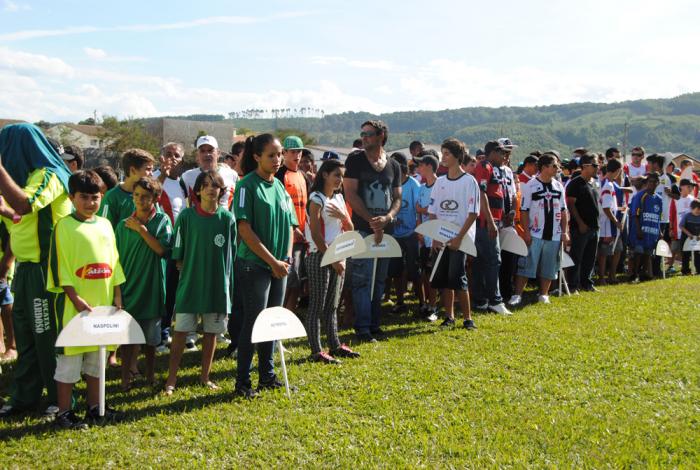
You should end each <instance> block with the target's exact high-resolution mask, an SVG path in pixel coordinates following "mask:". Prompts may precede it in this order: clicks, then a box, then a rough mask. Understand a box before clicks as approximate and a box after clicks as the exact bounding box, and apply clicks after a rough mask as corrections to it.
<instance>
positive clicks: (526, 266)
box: [518, 237, 561, 280]
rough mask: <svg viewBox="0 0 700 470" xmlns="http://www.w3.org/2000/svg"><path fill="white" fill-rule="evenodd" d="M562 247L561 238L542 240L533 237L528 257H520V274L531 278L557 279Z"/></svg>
mask: <svg viewBox="0 0 700 470" xmlns="http://www.w3.org/2000/svg"><path fill="white" fill-rule="evenodd" d="M560 247H561V242H560V241H559V240H542V239H541V238H535V237H532V243H530V249H529V250H528V253H527V258H525V257H522V256H521V257H520V258H518V276H522V277H527V278H530V279H535V278H537V277H541V278H544V279H551V280H554V279H557V277H558V276H557V275H558V273H559V250H560ZM538 268H539V269H538ZM538 274H539V276H538Z"/></svg>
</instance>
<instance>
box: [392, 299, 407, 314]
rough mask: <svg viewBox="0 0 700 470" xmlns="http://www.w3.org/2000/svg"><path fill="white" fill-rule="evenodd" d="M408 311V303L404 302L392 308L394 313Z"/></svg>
mask: <svg viewBox="0 0 700 470" xmlns="http://www.w3.org/2000/svg"><path fill="white" fill-rule="evenodd" d="M407 311H408V306H406V304H405V303H403V302H401V303H400V304H396V305H394V308H392V309H391V313H392V314H394V315H399V314H401V313H406V312H407Z"/></svg>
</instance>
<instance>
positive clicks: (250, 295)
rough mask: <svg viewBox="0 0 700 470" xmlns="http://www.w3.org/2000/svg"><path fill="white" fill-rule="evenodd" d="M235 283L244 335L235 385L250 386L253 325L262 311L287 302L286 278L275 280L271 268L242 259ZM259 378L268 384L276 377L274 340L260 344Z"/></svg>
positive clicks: (239, 351)
mask: <svg viewBox="0 0 700 470" xmlns="http://www.w3.org/2000/svg"><path fill="white" fill-rule="evenodd" d="M236 282H237V283H238V286H239V292H240V295H241V301H242V305H243V319H242V323H241V334H240V336H239V338H238V367H237V370H236V388H240V387H251V382H250V365H251V363H252V361H253V351H254V349H253V344H252V343H251V342H250V340H251V338H250V336H251V334H252V333H253V325H254V324H255V320H257V318H258V315H259V314H260V312H262V311H263V310H265V309H266V308H269V307H280V306H281V305H282V303H283V302H284V291H285V288H286V287H287V278H286V277H284V278H282V279H275V278H274V277H272V272H271V271H270V269H269V268H266V267H263V266H261V265H259V264H257V263H253V262H251V261H246V260H243V259H241V258H238V259H237V260H236ZM257 346H258V374H259V377H258V380H259V382H260V383H266V382H270V381H272V380H274V378H275V364H274V361H273V358H272V352H273V342H272V341H267V342H264V343H258V345H257Z"/></svg>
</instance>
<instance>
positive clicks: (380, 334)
mask: <svg viewBox="0 0 700 470" xmlns="http://www.w3.org/2000/svg"><path fill="white" fill-rule="evenodd" d="M370 333H371V334H372V336H374V337H375V338H376V339H378V340H381V339H386V333H384V330H382V329H381V328H377V329H376V330H372V331H370Z"/></svg>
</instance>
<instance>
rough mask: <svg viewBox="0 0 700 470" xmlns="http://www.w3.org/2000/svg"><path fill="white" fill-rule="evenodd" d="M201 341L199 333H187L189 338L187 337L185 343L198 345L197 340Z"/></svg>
mask: <svg viewBox="0 0 700 470" xmlns="http://www.w3.org/2000/svg"><path fill="white" fill-rule="evenodd" d="M198 339H199V336H197V333H194V332H192V333H187V336H186V337H185V342H187V343H196V342H197V340H198Z"/></svg>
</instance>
